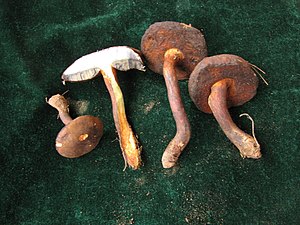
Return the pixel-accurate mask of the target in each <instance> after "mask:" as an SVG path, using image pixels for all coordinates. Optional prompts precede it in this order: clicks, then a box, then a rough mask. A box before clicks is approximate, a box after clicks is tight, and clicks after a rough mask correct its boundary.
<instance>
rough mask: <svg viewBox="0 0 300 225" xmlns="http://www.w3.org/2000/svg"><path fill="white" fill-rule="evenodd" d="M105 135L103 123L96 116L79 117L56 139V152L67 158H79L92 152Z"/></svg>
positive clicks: (62, 130)
mask: <svg viewBox="0 0 300 225" xmlns="http://www.w3.org/2000/svg"><path fill="white" fill-rule="evenodd" d="M102 134H103V123H102V121H101V120H99V119H98V118H97V117H94V116H88V115H86V116H79V117H77V118H76V119H74V120H72V121H71V122H70V123H68V124H67V125H66V126H65V127H64V128H63V129H61V131H60V132H59V134H58V135H57V137H56V150H57V151H58V153H59V154H60V155H62V156H64V157H67V158H77V157H80V156H82V155H84V154H86V153H88V152H90V151H92V150H93V149H94V148H95V147H96V146H97V144H98V143H99V140H100V138H101V137H102Z"/></svg>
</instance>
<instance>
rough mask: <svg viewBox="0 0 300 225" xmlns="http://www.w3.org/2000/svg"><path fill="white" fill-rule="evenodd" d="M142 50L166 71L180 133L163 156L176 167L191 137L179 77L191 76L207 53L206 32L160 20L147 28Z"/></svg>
mask: <svg viewBox="0 0 300 225" xmlns="http://www.w3.org/2000/svg"><path fill="white" fill-rule="evenodd" d="M141 51H142V53H143V55H144V56H145V59H146V61H147V65H148V67H149V68H150V69H151V70H153V71H154V72H156V73H159V74H163V76H164V79H165V83H166V86H167V92H168V99H169V103H170V107H171V110H172V113H173V117H174V119H175V123H176V129H177V132H176V135H175V137H174V138H173V139H172V140H171V142H170V143H169V144H168V146H167V148H166V149H165V151H164V153H163V156H162V165H163V167H164V168H171V167H173V166H174V165H175V164H176V162H177V160H178V157H179V156H180V154H181V152H182V151H183V149H184V148H185V147H186V145H187V144H188V142H189V140H190V135H191V130H190V124H189V121H188V118H187V115H186V112H185V109H184V105H183V103H182V100H181V96H180V88H179V84H178V80H184V79H188V78H189V75H190V73H191V72H192V71H193V69H194V67H195V66H196V65H197V64H198V63H199V62H200V61H201V60H202V59H203V58H204V57H206V55H207V49H206V43H205V39H204V37H203V34H202V33H201V32H200V31H199V30H198V29H196V28H194V27H192V26H191V25H187V24H184V23H178V22H171V21H166V22H157V23H154V24H152V25H151V26H150V27H149V28H148V29H147V30H146V32H145V34H144V35H143V37H142V41H141Z"/></svg>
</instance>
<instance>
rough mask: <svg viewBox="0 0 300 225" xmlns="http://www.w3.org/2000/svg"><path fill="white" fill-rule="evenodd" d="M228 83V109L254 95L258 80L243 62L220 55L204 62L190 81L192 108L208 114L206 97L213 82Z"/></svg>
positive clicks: (194, 72)
mask: <svg viewBox="0 0 300 225" xmlns="http://www.w3.org/2000/svg"><path fill="white" fill-rule="evenodd" d="M223 79H230V80H231V81H232V82H230V83H231V85H230V87H229V91H228V96H227V106H228V108H229V107H231V106H238V105H242V104H244V103H245V102H247V101H249V100H250V99H251V98H253V97H254V96H255V94H256V89H257V87H258V78H257V76H256V74H255V73H254V71H253V70H252V68H251V64H250V63H249V62H247V61H246V60H244V59H243V58H241V57H239V56H236V55H230V54H222V55H215V56H211V57H206V58H204V59H203V60H202V61H201V62H200V63H199V64H198V65H197V66H196V67H195V69H194V71H193V72H192V74H191V76H190V79H189V86H188V88H189V94H190V97H191V99H192V100H193V102H194V103H195V105H196V106H197V107H198V109H200V110H201V111H203V112H206V113H211V109H210V107H209V105H208V97H209V95H210V92H211V87H212V85H214V84H215V83H216V82H218V81H220V80H223Z"/></svg>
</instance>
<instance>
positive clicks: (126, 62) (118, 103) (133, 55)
mask: <svg viewBox="0 0 300 225" xmlns="http://www.w3.org/2000/svg"><path fill="white" fill-rule="evenodd" d="M130 69H137V70H141V71H144V70H145V69H144V66H143V62H142V59H141V57H140V56H139V54H138V53H137V50H133V49H132V48H129V47H127V46H116V47H110V48H107V49H103V50H101V51H97V52H94V53H91V54H88V55H85V56H83V57H81V58H79V59H77V60H76V61H75V62H74V63H73V64H72V65H70V66H69V67H68V68H67V69H66V70H65V71H64V72H63V75H62V77H61V78H62V80H63V83H64V82H66V81H70V82H77V81H84V80H89V79H92V78H94V77H96V76H97V75H99V74H102V76H103V78H104V82H105V85H106V87H107V89H108V92H109V94H110V97H111V101H112V110H113V117H114V121H115V126H116V129H117V132H118V136H119V142H120V147H121V150H122V154H123V158H124V161H125V167H124V170H125V168H126V166H127V165H129V166H130V167H131V168H133V169H138V168H139V167H140V165H141V155H140V153H141V147H139V145H138V141H137V138H136V136H135V135H134V133H133V131H132V129H131V127H130V125H129V123H128V121H127V118H126V114H125V106H124V99H123V94H122V91H121V89H120V86H119V84H118V80H117V76H116V70H121V71H127V70H130Z"/></svg>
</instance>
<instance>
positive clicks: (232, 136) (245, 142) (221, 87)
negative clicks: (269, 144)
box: [208, 79, 261, 159]
mask: <svg viewBox="0 0 300 225" xmlns="http://www.w3.org/2000/svg"><path fill="white" fill-rule="evenodd" d="M230 82H232V81H231V80H229V79H223V80H221V81H218V82H216V83H215V84H214V85H213V86H212V87H211V94H210V95H209V98H208V104H209V106H210V108H211V110H212V112H213V115H214V116H215V118H216V120H217V121H218V123H219V125H220V126H221V128H222V130H223V132H224V133H225V135H226V136H227V137H228V138H229V140H230V141H231V142H232V143H233V144H234V145H235V146H236V147H237V148H238V149H239V151H240V154H241V156H242V157H243V158H253V159H258V158H260V157H261V152H260V145H259V144H258V143H257V141H256V139H255V138H253V137H252V136H250V135H249V134H247V133H245V132H244V131H242V130H241V129H239V128H238V127H237V126H236V125H235V123H234V122H233V120H232V119H231V116H230V114H229V111H228V108H227V95H228V88H229V87H230V85H231V83H230Z"/></svg>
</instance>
